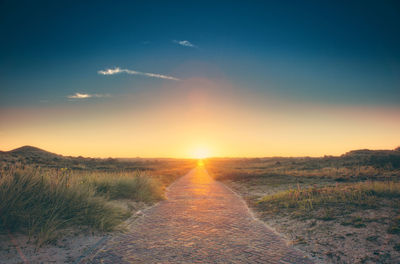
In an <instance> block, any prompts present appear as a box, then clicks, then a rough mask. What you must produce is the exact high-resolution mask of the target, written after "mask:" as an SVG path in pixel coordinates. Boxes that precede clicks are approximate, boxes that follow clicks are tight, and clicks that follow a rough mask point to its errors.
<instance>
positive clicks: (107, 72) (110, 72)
mask: <svg viewBox="0 0 400 264" xmlns="http://www.w3.org/2000/svg"><path fill="white" fill-rule="evenodd" d="M97 73H98V74H101V75H114V74H118V73H127V74H132V75H141V76H147V77H152V78H158V79H165V80H173V81H180V79H178V78H176V77H173V76H168V75H163V74H158V73H150V72H139V71H134V70H128V69H121V68H119V67H115V68H114V69H106V70H101V71H98V72H97Z"/></svg>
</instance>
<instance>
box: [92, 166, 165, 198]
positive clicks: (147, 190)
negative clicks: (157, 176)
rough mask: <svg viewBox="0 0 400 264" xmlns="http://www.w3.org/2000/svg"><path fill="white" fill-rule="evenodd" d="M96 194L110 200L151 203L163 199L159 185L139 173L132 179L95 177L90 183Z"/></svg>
mask: <svg viewBox="0 0 400 264" xmlns="http://www.w3.org/2000/svg"><path fill="white" fill-rule="evenodd" d="M91 184H92V185H93V186H94V190H95V191H96V193H97V194H100V195H105V196H107V197H109V198H110V199H113V200H115V199H131V200H134V201H143V202H147V203H151V202H154V201H158V200H161V199H162V198H163V190H162V187H161V185H160V183H159V182H158V181H156V180H154V179H153V178H150V177H148V176H146V175H145V174H143V173H141V172H136V174H135V175H133V177H126V176H123V177H121V176H118V175H116V176H115V175H114V177H100V178H99V177H97V178H94V179H93V180H92V182H91Z"/></svg>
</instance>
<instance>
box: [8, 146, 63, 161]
mask: <svg viewBox="0 0 400 264" xmlns="http://www.w3.org/2000/svg"><path fill="white" fill-rule="evenodd" d="M4 153H8V154H10V155H13V156H23V157H41V158H61V157H63V156H61V155H58V154H55V153H51V152H49V151H46V150H43V149H40V148H37V147H32V146H23V147H20V148H16V149H13V150H11V151H8V152H4Z"/></svg>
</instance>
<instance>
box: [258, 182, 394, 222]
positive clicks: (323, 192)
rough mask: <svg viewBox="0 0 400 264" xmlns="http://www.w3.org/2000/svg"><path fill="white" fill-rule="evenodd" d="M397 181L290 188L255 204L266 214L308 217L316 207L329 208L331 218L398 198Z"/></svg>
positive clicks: (317, 208) (319, 208)
mask: <svg viewBox="0 0 400 264" xmlns="http://www.w3.org/2000/svg"><path fill="white" fill-rule="evenodd" d="M399 197H400V183H396V182H359V183H350V184H340V185H339V184H337V185H336V186H330V187H310V188H306V189H300V188H299V189H290V190H287V191H283V192H279V193H276V194H273V195H268V196H265V197H263V198H261V199H260V200H259V201H258V203H257V206H258V208H259V209H261V210H262V211H263V212H266V213H280V212H282V211H289V212H295V213H296V215H297V216H307V215H309V214H310V213H314V212H317V211H318V210H328V209H329V210H330V211H329V215H330V217H335V215H343V214H344V213H351V212H353V211H355V210H356V209H359V208H362V209H369V208H375V207H376V206H378V205H379V202H380V199H379V198H389V199H390V198H399Z"/></svg>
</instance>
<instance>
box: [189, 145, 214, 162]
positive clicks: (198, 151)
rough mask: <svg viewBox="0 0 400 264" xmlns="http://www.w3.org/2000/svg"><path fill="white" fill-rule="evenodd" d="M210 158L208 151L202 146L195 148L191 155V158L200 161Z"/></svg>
mask: <svg viewBox="0 0 400 264" xmlns="http://www.w3.org/2000/svg"><path fill="white" fill-rule="evenodd" d="M209 156H210V151H209V149H208V148H206V147H204V146H199V147H196V148H195V149H194V150H193V151H192V154H191V157H192V158H194V159H198V160H202V159H205V158H208V157H209Z"/></svg>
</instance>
